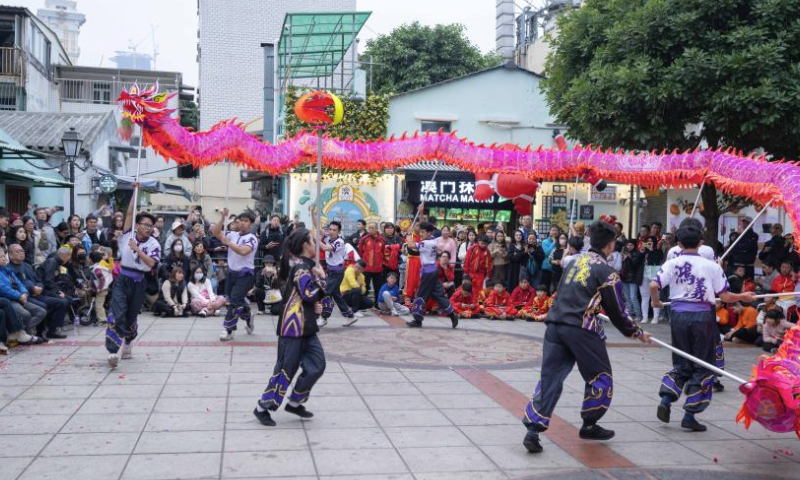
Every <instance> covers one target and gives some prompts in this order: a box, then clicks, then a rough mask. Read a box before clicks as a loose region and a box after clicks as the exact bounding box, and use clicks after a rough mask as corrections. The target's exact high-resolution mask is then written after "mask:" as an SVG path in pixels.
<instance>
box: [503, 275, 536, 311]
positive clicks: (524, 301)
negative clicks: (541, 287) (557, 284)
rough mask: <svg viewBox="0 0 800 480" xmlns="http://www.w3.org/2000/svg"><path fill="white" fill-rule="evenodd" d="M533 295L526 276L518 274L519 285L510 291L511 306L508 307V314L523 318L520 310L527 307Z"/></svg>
mask: <svg viewBox="0 0 800 480" xmlns="http://www.w3.org/2000/svg"><path fill="white" fill-rule="evenodd" d="M535 295H536V293H535V292H534V290H533V289H532V288H531V284H530V283H529V282H528V278H527V277H525V276H520V277H519V285H518V286H517V288H515V289H514V291H513V292H511V308H509V309H508V315H509V316H511V317H514V318H524V317H523V316H522V312H523V311H524V310H525V309H526V308H528V305H530V303H531V301H532V300H533V298H534V296H535Z"/></svg>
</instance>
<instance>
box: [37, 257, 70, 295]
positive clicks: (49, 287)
mask: <svg viewBox="0 0 800 480" xmlns="http://www.w3.org/2000/svg"><path fill="white" fill-rule="evenodd" d="M63 266H64V264H62V263H61V259H60V258H58V257H57V256H54V257H50V258H48V259H47V260H45V261H44V262H42V264H41V265H39V266H38V267H37V268H36V276H37V277H39V280H40V281H41V282H42V285H43V288H44V291H43V292H42V294H44V295H47V296H48V297H58V296H59V294H60V293H62V292H63V290H62V286H61V283H60V282H59V279H58V277H59V276H60V275H62V274H61V267H63Z"/></svg>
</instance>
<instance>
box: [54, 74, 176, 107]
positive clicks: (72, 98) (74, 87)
mask: <svg viewBox="0 0 800 480" xmlns="http://www.w3.org/2000/svg"><path fill="white" fill-rule="evenodd" d="M58 83H59V89H60V93H61V101H63V102H73V103H93V104H98V105H112V104H116V103H117V97H119V92H121V91H122V90H128V89H130V87H131V85H133V83H134V82H133V80H118V79H114V78H112V79H98V80H87V79H67V78H61V79H59V80H58ZM138 83H139V86H140V87H143V88H144V87H146V86H147V85H149V84H150V83H151V82H149V81H147V82H141V81H140V82H138ZM160 88H161V89H162V90H163V89H166V90H177V88H178V86H177V85H175V84H174V83H172V82H162V83H160Z"/></svg>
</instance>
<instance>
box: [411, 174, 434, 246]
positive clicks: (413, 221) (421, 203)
mask: <svg viewBox="0 0 800 480" xmlns="http://www.w3.org/2000/svg"><path fill="white" fill-rule="evenodd" d="M438 173H439V168H438V167H437V168H436V170H434V172H433V175H432V176H431V182H433V181H435V180H436V175H437V174H438ZM420 205H425V200H423V201H421V202H420ZM421 210H422V208H417V213H415V214H414V219H413V220H411V226H410V227H408V234H409V235H413V234H414V225H416V224H417V217H419V212H420V211H421Z"/></svg>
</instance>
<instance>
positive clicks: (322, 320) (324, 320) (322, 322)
mask: <svg viewBox="0 0 800 480" xmlns="http://www.w3.org/2000/svg"><path fill="white" fill-rule="evenodd" d="M326 325H328V319H327V318H322V317H320V318H318V319H317V328H325V326H326Z"/></svg>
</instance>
